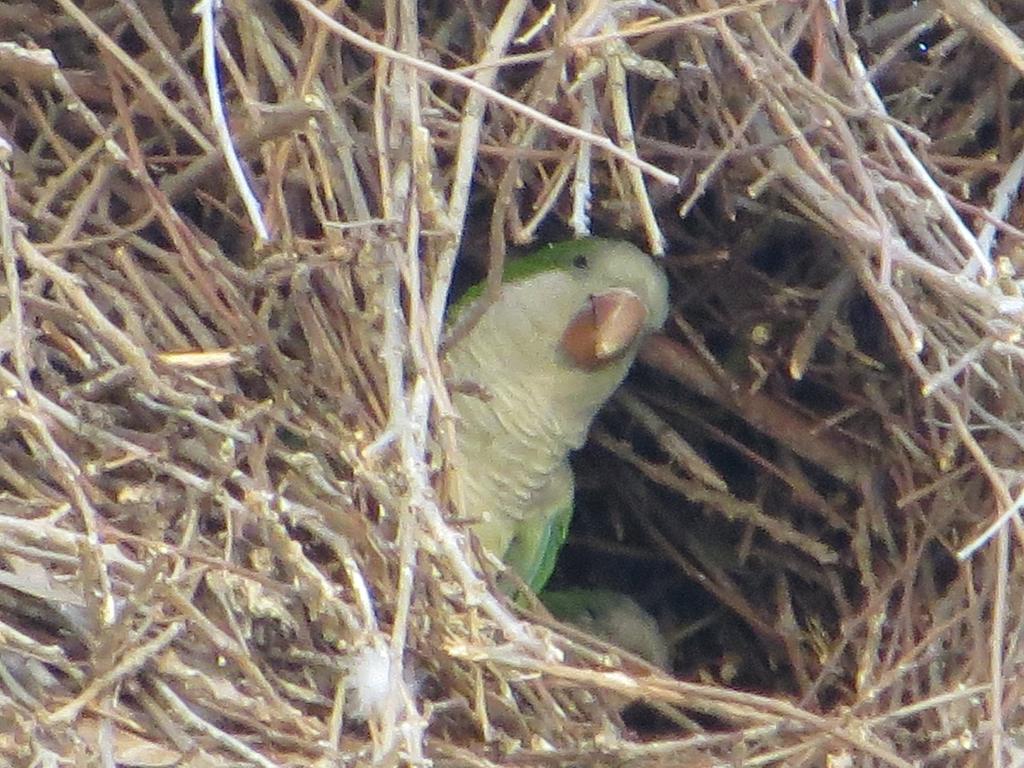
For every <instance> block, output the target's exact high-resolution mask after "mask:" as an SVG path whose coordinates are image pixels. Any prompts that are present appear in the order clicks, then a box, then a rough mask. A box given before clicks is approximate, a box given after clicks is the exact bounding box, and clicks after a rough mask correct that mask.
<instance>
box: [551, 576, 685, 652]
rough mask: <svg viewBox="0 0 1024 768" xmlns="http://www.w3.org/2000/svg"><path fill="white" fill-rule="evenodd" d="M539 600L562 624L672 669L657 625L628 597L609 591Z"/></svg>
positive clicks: (554, 594)
mask: <svg viewBox="0 0 1024 768" xmlns="http://www.w3.org/2000/svg"><path fill="white" fill-rule="evenodd" d="M540 599H541V601H542V602H543V603H544V605H545V606H546V607H547V609H548V610H549V611H551V615H552V616H554V617H555V618H556V619H558V620H559V621H564V622H566V623H567V624H572V625H573V626H576V627H579V628H580V629H582V630H584V631H586V632H589V633H590V634H592V635H593V636H594V637H599V638H601V639H602V640H606V641H607V642H609V643H612V644H613V645H617V646H619V647H620V648H622V649H624V650H627V651H629V652H630V653H635V654H636V655H637V656H639V657H640V658H642V659H646V660H647V661H649V662H651V664H654V665H655V666H656V667H661V668H662V669H668V668H669V648H668V643H667V642H666V641H665V637H664V635H662V634H661V630H660V629H659V628H658V622H657V621H655V619H654V617H653V616H651V614H649V613H648V612H647V611H645V610H644V609H643V608H642V607H641V606H640V604H639V603H638V602H637V601H636V600H634V599H633V598H631V597H630V596H629V595H624V594H622V593H621V592H613V591H612V590H610V589H561V590H547V591H545V592H542V593H541V594H540Z"/></svg>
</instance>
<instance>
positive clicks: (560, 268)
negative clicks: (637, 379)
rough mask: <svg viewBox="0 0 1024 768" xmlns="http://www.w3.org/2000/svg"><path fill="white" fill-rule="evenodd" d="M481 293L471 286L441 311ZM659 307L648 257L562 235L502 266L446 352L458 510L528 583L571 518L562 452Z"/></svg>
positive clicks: (658, 277)
mask: <svg viewBox="0 0 1024 768" xmlns="http://www.w3.org/2000/svg"><path fill="white" fill-rule="evenodd" d="M482 300H485V299H484V298H483V291H482V288H477V289H475V290H474V289H470V291H469V292H468V293H467V295H466V297H464V298H463V299H462V300H460V302H458V303H457V304H456V305H455V306H454V308H453V310H452V312H451V313H450V315H452V316H457V315H460V314H461V313H462V312H464V311H467V310H468V308H469V307H470V306H472V304H473V303H474V302H476V301H482ZM667 314H668V281H667V279H666V277H665V273H664V272H663V271H662V269H661V268H660V267H659V266H658V265H657V264H655V263H654V261H652V260H651V259H650V258H649V257H648V256H646V255H645V254H644V253H642V252H641V251H640V250H638V249H637V248H635V247H634V246H632V245H630V244H629V243H625V242H620V241H614V240H602V239H598V238H591V239H585V240H573V241H568V242H564V243H559V244H556V245H551V246H547V247H545V248H542V249H541V250H540V251H538V252H536V253H535V254H533V255H532V256H527V257H525V258H522V259H518V260H515V261H512V262H511V263H509V264H508V265H506V268H505V274H504V282H503V284H502V287H501V294H500V296H498V298H497V299H496V300H495V301H494V302H492V303H491V304H490V305H488V306H487V307H486V309H485V311H484V312H483V314H482V315H481V316H480V318H479V319H478V320H477V322H476V323H475V324H474V325H473V326H472V328H471V329H470V330H469V331H468V333H466V334H465V335H463V336H462V337H461V338H457V339H456V340H455V342H454V343H453V344H452V346H451V347H450V348H449V350H448V354H447V362H448V365H449V367H450V375H451V379H452V381H453V382H454V383H455V385H456V386H455V388H454V389H455V391H454V392H453V394H452V403H453V405H454V407H455V410H456V413H457V416H458V421H457V423H456V428H455V429H456V439H457V442H458V446H459V449H460V452H461V454H462V458H463V462H464V465H465V471H464V472H463V473H462V475H461V483H462V492H463V500H464V502H465V506H466V512H467V513H468V515H469V516H470V517H471V518H473V519H474V520H476V521H478V522H476V523H475V525H474V532H475V533H476V535H477V536H478V537H479V539H480V541H481V543H482V544H483V545H484V546H485V547H486V548H487V549H488V550H489V551H490V552H492V553H493V554H495V555H496V556H498V557H499V558H501V559H502V560H503V561H504V562H505V563H506V564H507V565H509V566H511V567H512V568H514V569H515V570H516V571H517V572H518V573H519V575H520V576H521V577H522V578H523V580H524V581H525V582H526V583H527V584H529V585H530V586H531V587H532V588H533V589H534V591H538V590H540V589H541V587H543V585H544V583H545V582H546V581H547V579H548V577H549V576H550V575H551V571H552V569H553V568H554V563H555V558H556V556H557V554H558V551H559V549H560V548H561V546H562V543H563V542H564V541H565V536H566V533H567V531H568V527H569V520H570V518H571V517H572V501H573V476H572V469H571V467H570V466H569V452H570V451H572V450H574V449H576V448H579V447H580V446H581V445H582V444H583V441H584V440H585V439H586V435H587V430H588V429H589V427H590V422H591V421H592V420H593V418H594V416H595V414H596V413H597V411H598V410H599V409H600V408H601V406H602V405H603V404H604V402H605V401H606V400H607V399H608V398H609V397H610V396H611V394H612V393H613V392H614V391H615V389H616V388H617V387H618V386H619V384H620V383H621V382H622V380H623V378H625V376H626V372H627V371H628V370H629V367H630V365H631V364H632V363H633V358H634V357H635V356H636V352H637V349H638V347H639V346H640V342H641V341H642V339H643V338H644V336H646V335H647V334H649V333H650V332H652V331H654V330H656V329H657V328H659V327H660V326H661V325H662V324H663V323H664V322H665V317H666V316H667ZM460 385H461V386H460Z"/></svg>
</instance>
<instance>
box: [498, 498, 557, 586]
mask: <svg viewBox="0 0 1024 768" xmlns="http://www.w3.org/2000/svg"><path fill="white" fill-rule="evenodd" d="M571 521H572V495H571V493H570V496H569V500H568V502H567V503H566V504H564V505H561V506H559V507H558V508H557V509H555V510H554V511H553V512H552V513H551V514H547V515H540V516H537V517H536V518H532V519H526V520H522V521H521V522H520V523H519V526H518V530H517V531H516V535H515V538H514V539H512V543H511V544H510V545H509V548H508V551H506V552H505V557H504V558H503V559H504V561H505V564H506V565H509V566H511V567H512V568H514V569H515V571H516V573H518V574H519V575H520V577H522V579H523V581H525V582H526V583H527V584H528V585H529V587H530V589H532V590H533V591H534V592H540V591H541V590H542V589H543V588H544V585H545V584H547V583H548V579H550V578H551V573H552V571H554V570H555V562H556V561H557V560H558V553H559V552H560V551H561V549H562V545H563V544H565V539H566V537H567V536H568V535H569V523H570V522H571Z"/></svg>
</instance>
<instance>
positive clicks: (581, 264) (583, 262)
mask: <svg viewBox="0 0 1024 768" xmlns="http://www.w3.org/2000/svg"><path fill="white" fill-rule="evenodd" d="M572 265H573V266H574V267H576V269H586V268H587V267H589V266H590V265H589V264H588V263H587V257H586V256H584V255H583V254H582V253H581V254H580V255H579V256H576V257H575V258H574V259H573V260H572Z"/></svg>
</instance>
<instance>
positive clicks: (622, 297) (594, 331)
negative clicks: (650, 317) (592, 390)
mask: <svg viewBox="0 0 1024 768" xmlns="http://www.w3.org/2000/svg"><path fill="white" fill-rule="evenodd" d="M646 320H647V307H645V306H644V303H643V302H642V301H640V297H639V296H637V295H636V294H635V293H633V292H632V291H628V290H626V289H625V288H615V289H612V290H610V291H605V292H604V293H596V294H594V295H593V296H591V297H590V299H589V300H588V301H587V304H586V306H584V307H583V308H582V309H581V310H580V311H579V312H577V313H576V314H575V315H574V316H573V318H572V320H570V321H569V324H568V325H567V326H566V327H565V332H564V333H562V342H561V346H562V350H563V351H564V352H565V354H566V355H568V357H569V359H570V360H572V361H573V362H574V363H575V364H576V365H577V366H578V367H580V368H582V369H583V370H585V371H592V370H595V369H596V368H600V367H601V366H602V365H604V364H605V363H608V362H611V361H612V360H615V359H616V358H617V357H619V356H621V355H622V354H623V353H624V352H625V351H626V350H627V349H628V348H629V347H630V345H632V343H633V342H634V341H636V338H637V336H639V335H640V331H641V330H642V329H643V327H644V322H645V321H646Z"/></svg>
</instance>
